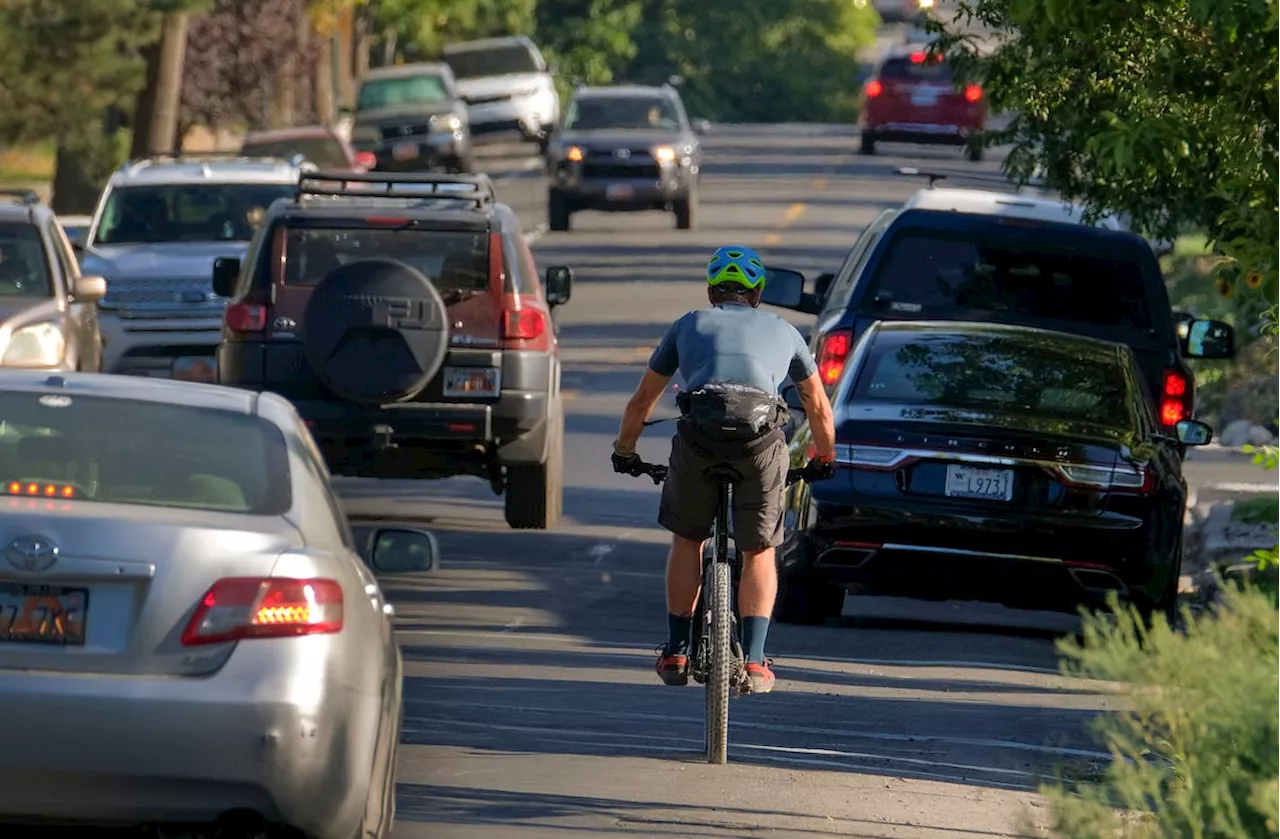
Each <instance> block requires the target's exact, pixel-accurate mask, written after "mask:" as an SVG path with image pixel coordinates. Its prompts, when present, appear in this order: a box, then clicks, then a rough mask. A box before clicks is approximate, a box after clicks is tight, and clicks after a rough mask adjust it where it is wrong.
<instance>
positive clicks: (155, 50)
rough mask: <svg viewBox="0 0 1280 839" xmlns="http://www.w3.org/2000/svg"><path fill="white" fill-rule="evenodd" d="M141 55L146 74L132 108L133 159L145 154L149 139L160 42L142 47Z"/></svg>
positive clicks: (154, 100) (158, 81)
mask: <svg viewBox="0 0 1280 839" xmlns="http://www.w3.org/2000/svg"><path fill="white" fill-rule="evenodd" d="M142 57H143V59H144V60H145V61H146V63H147V76H146V83H145V84H144V85H143V86H142V90H140V91H138V97H137V99H136V101H135V103H134V108H133V120H132V128H133V137H132V139H131V141H130V143H129V158H130V159H133V160H136V159H137V158H139V157H146V156H147V148H148V146H149V144H150V140H151V119H152V115H153V114H154V113H155V108H156V88H157V86H158V85H159V83H160V42H159V41H157V42H156V43H154V44H150V45H148V46H147V47H146V48H144V49H143V50H142Z"/></svg>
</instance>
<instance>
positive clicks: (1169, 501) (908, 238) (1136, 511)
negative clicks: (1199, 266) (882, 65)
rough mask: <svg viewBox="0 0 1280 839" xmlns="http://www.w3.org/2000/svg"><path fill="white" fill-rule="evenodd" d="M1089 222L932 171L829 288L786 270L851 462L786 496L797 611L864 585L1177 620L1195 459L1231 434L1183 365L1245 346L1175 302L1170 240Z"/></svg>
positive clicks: (805, 437) (780, 302)
mask: <svg viewBox="0 0 1280 839" xmlns="http://www.w3.org/2000/svg"><path fill="white" fill-rule="evenodd" d="M911 173H912V174H918V173H915V172H914V171H912V172H911ZM1082 221H1083V213H1082V212H1081V211H1080V208H1078V207H1072V206H1070V205H1066V204H1064V203H1063V202H1062V201H1060V200H1056V199H1048V198H1043V197H1029V196H1025V195H1020V194H1010V193H1003V192H990V191H984V190H966V189H942V188H934V187H933V178H932V177H931V179H930V187H929V188H927V189H922V190H919V191H918V192H917V193H916V194H915V195H913V196H912V197H911V198H910V199H909V200H908V201H907V202H906V203H905V204H904V205H903V206H902V207H901V208H898V209H891V210H886V211H884V212H883V213H882V214H881V215H880V216H879V217H877V218H876V219H875V220H874V221H873V222H872V223H871V224H870V225H868V226H867V228H866V229H865V230H864V231H863V232H862V234H861V236H860V237H859V238H858V240H857V241H856V242H855V243H854V244H853V246H852V247H851V248H850V250H849V252H848V254H847V256H846V257H845V260H844V263H843V265H841V266H840V268H839V269H838V270H837V271H835V272H833V273H829V274H823V275H822V276H820V277H818V278H817V281H816V282H815V283H814V284H813V286H812V290H809V288H808V286H807V284H806V280H805V278H804V277H803V276H802V275H801V274H799V273H798V272H795V271H791V270H787V269H785V268H781V267H771V268H770V269H769V279H768V283H767V284H766V286H765V292H764V301H765V302H766V303H768V304H772V305H776V306H780V307H782V308H787V309H792V310H795V311H800V312H805V313H810V314H814V315H816V316H817V320H816V323H815V325H814V327H813V329H812V330H811V332H810V348H811V350H812V351H813V354H814V356H815V358H816V359H817V362H818V369H819V373H820V375H821V377H822V380H823V382H824V383H825V384H826V385H827V387H828V390H829V393H830V394H831V397H832V402H833V405H834V407H835V411H836V439H837V446H836V448H837V462H838V464H839V466H840V468H839V470H838V472H837V477H836V479H835V480H832V481H828V482H825V483H821V484H814V485H812V486H807V485H805V484H803V483H801V484H798V485H796V486H795V487H793V488H792V489H791V490H789V496H788V498H789V500H788V508H787V513H786V516H787V518H786V522H787V528H788V532H787V539H786V542H785V544H784V546H783V548H782V550H780V551H779V568H780V573H781V578H782V587H781V592H780V596H779V601H778V605H777V616H778V617H779V619H781V620H784V621H796V622H803V623H812V622H819V621H822V620H824V619H826V618H828V617H832V616H835V615H838V614H839V613H840V610H841V607H842V604H843V602H844V598H845V594H846V593H847V592H849V591H853V592H856V593H869V594H897V595H903V594H905V595H910V596H917V597H926V598H935V599H952V598H971V599H980V600H994V601H998V602H1004V603H1008V604H1010V605H1027V604H1032V605H1038V606H1044V607H1049V608H1064V609H1067V610H1072V609H1074V608H1075V607H1076V605H1077V604H1080V603H1086V604H1090V605H1098V603H1099V602H1100V601H1101V600H1102V599H1103V598H1104V597H1105V596H1106V595H1107V594H1109V593H1112V592H1114V593H1116V594H1118V595H1120V596H1122V597H1124V598H1127V599H1128V600H1129V601H1130V602H1132V603H1133V604H1134V605H1135V606H1136V607H1137V608H1138V609H1140V610H1141V611H1142V612H1144V613H1145V614H1147V615H1154V614H1157V613H1162V614H1165V615H1172V613H1173V610H1174V608H1175V605H1176V602H1177V582H1178V576H1179V573H1180V563H1181V555H1182V521H1183V514H1184V509H1185V505H1186V500H1187V487H1186V482H1185V480H1184V478H1183V475H1182V458H1183V456H1184V455H1185V452H1186V448H1187V447H1188V446H1197V445H1203V444H1204V443H1207V442H1209V441H1210V439H1211V436H1212V431H1211V430H1210V429H1209V428H1208V426H1206V425H1204V424H1203V423H1199V422H1197V421H1196V420H1194V414H1195V380H1194V377H1193V376H1192V374H1191V372H1190V370H1189V369H1188V367H1187V365H1186V361H1185V359H1187V358H1202V359H1212V358H1218V359H1223V358H1230V357H1231V356H1232V355H1233V354H1234V332H1233V330H1232V327H1231V326H1230V325H1228V324H1226V323H1222V322H1218V321H1213V320H1206V319H1194V318H1190V319H1188V318H1176V317H1175V314H1174V313H1173V312H1172V311H1171V308H1170V304H1169V298H1168V293H1167V291H1166V288H1165V282H1164V278H1163V276H1162V274H1161V271H1160V266H1159V264H1158V263H1157V261H1156V255H1155V251H1154V250H1153V247H1152V245H1151V243H1149V242H1147V241H1146V240H1145V239H1143V238H1141V237H1139V236H1137V235H1135V234H1133V233H1131V232H1128V231H1127V230H1124V229H1123V225H1122V224H1120V223H1119V222H1118V221H1117V220H1115V219H1106V218H1104V219H1102V220H1100V222H1099V223H1098V224H1097V225H1085V224H1083V223H1082ZM786 396H787V398H788V401H789V402H790V403H792V408H793V410H795V411H796V415H797V416H798V417H802V416H803V414H802V413H800V411H799V409H800V405H799V400H798V398H797V396H796V394H795V392H794V389H789V390H788V392H787V394H786ZM810 449H811V441H810V435H809V430H808V428H807V426H805V425H804V424H803V422H801V423H800V424H799V425H798V427H796V428H795V429H794V434H793V435H792V458H793V460H794V462H795V463H796V464H797V465H798V464H802V463H803V462H804V460H805V458H806V457H807V456H808V454H809V452H810Z"/></svg>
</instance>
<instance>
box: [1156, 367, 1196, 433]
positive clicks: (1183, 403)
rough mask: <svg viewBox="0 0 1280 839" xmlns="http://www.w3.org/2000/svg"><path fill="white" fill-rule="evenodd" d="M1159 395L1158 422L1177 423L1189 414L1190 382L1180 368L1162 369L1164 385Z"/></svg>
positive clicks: (1164, 423) (1165, 423)
mask: <svg viewBox="0 0 1280 839" xmlns="http://www.w3.org/2000/svg"><path fill="white" fill-rule="evenodd" d="M1161 390H1162V391H1163V392H1162V393H1161V395H1160V422H1161V424H1163V425H1177V424H1178V423H1180V422H1182V421H1183V420H1184V419H1187V418H1188V417H1190V415H1191V406H1190V405H1189V404H1188V402H1189V401H1190V399H1189V397H1190V395H1191V394H1190V390H1191V382H1190V381H1189V380H1188V379H1187V376H1186V374H1185V373H1183V372H1181V371H1180V370H1165V371H1164V387H1163V388H1161Z"/></svg>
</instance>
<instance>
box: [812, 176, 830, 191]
mask: <svg viewBox="0 0 1280 839" xmlns="http://www.w3.org/2000/svg"><path fill="white" fill-rule="evenodd" d="M812 186H813V188H814V189H816V190H819V191H821V190H824V189H826V188H827V179H826V178H814V179H813V184H812Z"/></svg>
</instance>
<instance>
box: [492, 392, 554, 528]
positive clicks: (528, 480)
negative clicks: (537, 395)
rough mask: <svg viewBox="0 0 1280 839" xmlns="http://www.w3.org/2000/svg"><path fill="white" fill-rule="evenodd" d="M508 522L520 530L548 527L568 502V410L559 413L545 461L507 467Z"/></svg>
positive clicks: (552, 524)
mask: <svg viewBox="0 0 1280 839" xmlns="http://www.w3.org/2000/svg"><path fill="white" fill-rule="evenodd" d="M505 501H506V504H505V507H506V510H505V512H506V519H507V524H508V525H510V526H511V527H513V528H515V529H516V530H547V529H549V528H551V527H555V524H556V522H557V521H559V520H560V511H561V508H562V507H563V505H564V413H563V412H562V411H561V412H560V413H558V414H557V416H556V419H555V425H554V426H553V427H552V429H551V442H550V444H549V445H548V446H547V459H546V460H545V461H544V462H542V463H535V464H528V465H525V464H521V465H518V466H508V467H507V495H506V499H505Z"/></svg>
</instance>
